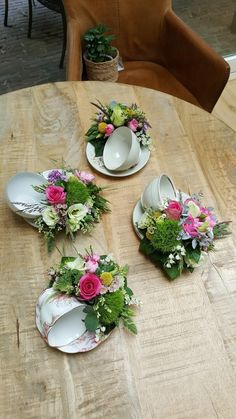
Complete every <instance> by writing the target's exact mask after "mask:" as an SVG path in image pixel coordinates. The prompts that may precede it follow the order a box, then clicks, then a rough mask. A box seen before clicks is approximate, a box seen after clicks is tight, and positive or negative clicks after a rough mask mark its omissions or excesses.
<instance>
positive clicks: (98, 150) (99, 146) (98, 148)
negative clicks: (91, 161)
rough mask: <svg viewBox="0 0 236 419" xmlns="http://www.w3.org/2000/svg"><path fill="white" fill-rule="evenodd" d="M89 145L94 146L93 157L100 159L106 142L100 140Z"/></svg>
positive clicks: (102, 139)
mask: <svg viewBox="0 0 236 419" xmlns="http://www.w3.org/2000/svg"><path fill="white" fill-rule="evenodd" d="M90 143H91V144H92V145H93V146H94V151H95V156H96V157H101V156H102V155H103V150H104V147H105V144H106V140H104V138H100V139H99V140H94V141H90Z"/></svg>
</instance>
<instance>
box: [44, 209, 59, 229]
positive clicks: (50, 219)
mask: <svg viewBox="0 0 236 419" xmlns="http://www.w3.org/2000/svg"><path fill="white" fill-rule="evenodd" d="M42 217H43V221H44V222H45V223H46V224H47V225H48V226H49V227H54V226H55V225H56V224H57V222H58V221H59V216H58V214H57V212H56V211H55V209H54V208H53V207H47V208H45V209H44V210H43V212H42Z"/></svg>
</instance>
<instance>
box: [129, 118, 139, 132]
mask: <svg viewBox="0 0 236 419" xmlns="http://www.w3.org/2000/svg"><path fill="white" fill-rule="evenodd" d="M128 127H129V128H130V129H131V130H132V131H134V132H135V131H137V128H138V121H137V119H134V118H133V119H131V121H129V122H128Z"/></svg>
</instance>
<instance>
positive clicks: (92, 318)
mask: <svg viewBox="0 0 236 419" xmlns="http://www.w3.org/2000/svg"><path fill="white" fill-rule="evenodd" d="M84 323H85V327H86V329H87V330H88V331H89V332H95V330H96V329H97V328H98V326H99V321H98V319H97V316H96V314H95V313H94V311H91V312H90V313H88V314H87V316H86V317H85V319H84Z"/></svg>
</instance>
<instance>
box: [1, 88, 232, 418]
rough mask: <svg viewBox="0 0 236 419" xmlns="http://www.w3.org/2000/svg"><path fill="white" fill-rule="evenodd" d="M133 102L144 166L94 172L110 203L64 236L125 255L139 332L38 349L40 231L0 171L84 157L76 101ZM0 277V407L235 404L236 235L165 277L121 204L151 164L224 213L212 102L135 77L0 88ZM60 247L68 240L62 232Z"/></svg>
mask: <svg viewBox="0 0 236 419" xmlns="http://www.w3.org/2000/svg"><path fill="white" fill-rule="evenodd" d="M96 99H99V100H101V101H102V102H109V101H111V100H114V99H115V100H118V101H122V102H125V103H129V104H131V103H133V102H136V103H137V104H139V105H140V106H141V107H142V109H143V110H144V111H145V112H146V114H147V115H148V117H149V120H150V122H151V124H152V133H151V134H152V138H153V141H154V150H153V152H152V154H151V158H150V160H149V162H148V165H147V166H146V167H145V168H144V169H143V170H142V171H140V172H139V173H137V174H136V175H134V176H131V177H128V178H107V177H103V176H100V175H99V174H97V176H96V179H97V183H98V184H102V185H107V186H108V189H107V190H106V197H107V198H108V199H109V200H110V201H111V207H112V212H111V213H110V214H108V215H105V216H104V217H103V220H102V223H100V224H99V225H98V226H97V227H96V229H95V230H94V232H93V234H92V235H91V236H90V237H88V236H78V237H77V240H76V247H77V248H78V249H79V250H81V251H82V250H83V249H84V247H88V245H89V244H92V246H93V248H94V249H95V250H96V251H98V252H107V251H110V252H112V253H113V254H114V256H115V258H116V259H117V260H118V261H119V262H120V263H128V264H129V265H130V274H129V284H130V286H131V287H132V288H133V289H134V291H135V294H136V295H137V296H139V297H140V298H141V300H142V301H143V306H142V308H141V309H140V310H139V311H138V314H137V317H136V324H137V327H138V331H139V334H138V336H137V337H134V336H131V335H130V334H128V333H127V332H126V331H125V330H122V329H121V330H116V331H115V332H114V333H113V334H112V335H111V337H110V338H109V339H108V340H107V341H106V342H105V343H104V344H102V345H100V346H99V347H98V348H97V349H96V350H94V351H92V352H90V353H86V354H77V355H65V354H63V353H60V352H59V351H57V350H53V349H51V348H49V347H48V346H47V345H46V344H45V343H44V342H43V340H42V339H41V338H40V335H39V333H38V331H37V329H36V327H35V320H34V311H35V303H36V300H37V297H38V295H39V294H40V292H41V290H42V289H43V288H44V287H45V286H46V285H47V276H46V271H47V269H48V268H49V267H50V266H52V265H53V264H54V263H57V262H58V260H59V254H58V253H57V252H56V251H55V252H54V253H53V255H52V256H48V255H47V252H46V246H45V244H44V241H43V238H42V236H40V235H39V234H38V233H37V231H36V230H35V229H34V228H32V227H31V226H30V225H28V224H27V223H25V222H24V220H23V219H21V218H20V217H18V216H17V215H15V214H13V213H12V212H11V211H10V209H9V208H8V207H7V205H6V203H5V202H4V197H3V190H4V186H5V184H6V182H7V179H8V178H9V176H12V175H13V174H15V173H17V172H19V171H21V172H23V171H43V170H46V169H49V168H53V167H55V166H58V164H57V163H55V161H54V160H56V161H57V162H60V161H61V158H62V157H63V158H64V159H65V162H66V163H68V164H70V165H71V166H72V167H79V168H81V169H84V170H89V169H90V167H89V165H88V163H87V161H86V158H85V145H86V144H85V141H84V133H85V132H86V130H87V129H88V127H89V126H90V123H91V120H90V119H91V117H92V116H93V115H94V112H95V108H94V107H93V106H92V105H91V104H90V102H91V101H95V100H96ZM0 144H1V149H0V152H1V167H2V170H1V182H0V184H1V190H2V193H1V213H0V214H1V269H2V270H1V272H2V274H1V290H0V331H1V332H0V333H1V335H0V351H1V358H0V363H1V379H2V382H1V385H0V388H1V390H0V412H1V413H0V416H1V418H4V419H7V418H9V419H14V418H17V419H18V418H22V419H25V418H27V419H29V418H32V419H36V418H60V419H61V418H63V419H64V418H68V419H77V418H89V419H90V418H96V419H97V418H107V419H113V418H122V419H131V418H132V419H133V418H145V419H149V418H152V419H166V418H178V419H180V418H181V419H183V418H196V419H199V418H200V419H208V418H209V419H210V418H216V417H217V418H224V419H229V418H232V419H234V418H235V417H236V247H235V233H236V229H235V223H232V226H231V228H232V235H231V236H230V237H228V238H226V239H224V240H222V241H218V242H217V250H216V252H215V253H211V254H210V256H209V257H208V259H207V262H206V264H205V265H204V266H202V267H200V268H198V269H196V270H195V271H194V273H193V274H191V275H183V276H182V277H181V278H179V279H177V280H176V281H174V282H169V281H168V280H167V279H166V278H165V277H164V275H163V274H162V272H161V270H158V269H156V268H155V267H154V266H153V265H152V264H151V263H150V262H149V261H148V260H147V259H146V258H145V257H144V256H143V255H142V254H140V253H139V251H138V245H139V240H138V238H137V236H136V235H135V233H134V231H133V228H132V224H131V214H132V210H133V207H134V205H135V203H136V201H137V200H138V199H139V197H140V194H141V192H142V190H143V188H144V187H145V185H146V184H147V183H148V182H149V181H150V180H151V179H152V178H153V177H154V176H157V175H159V174H160V173H162V172H164V173H167V174H169V175H170V176H171V177H172V178H173V179H174V181H175V184H176V185H177V186H178V187H179V188H181V189H182V190H184V191H187V192H198V191H200V190H201V191H202V192H203V193H204V194H205V203H206V204H208V205H212V206H214V207H215V211H216V213H217V215H218V217H219V219H220V220H223V219H225V220H228V219H231V220H232V221H235V220H236V213H235V198H236V188H235V185H236V170H235V168H236V158H235V157H236V135H235V132H233V131H232V130H231V129H229V128H228V127H227V126H226V125H224V124H223V123H222V122H220V121H218V120H217V119H215V118H214V117H213V116H212V115H209V114H207V113H205V112H204V111H202V110H200V109H198V108H196V107H194V106H192V105H190V104H187V103H184V102H182V101H181V100H178V99H175V98H171V97H170V96H168V95H165V94H163V93H159V92H155V91H152V90H149V89H143V88H140V87H132V86H127V85H126V86H125V85H120V84H119V85H117V84H109V83H98V82H74V83H72V82H71V83H69V82H65V83H57V84H48V85H43V86H36V87H33V88H29V89H25V90H20V91H17V92H13V93H10V94H6V95H3V96H1V97H0ZM67 251H68V253H70V252H72V247H71V245H70V243H67Z"/></svg>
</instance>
